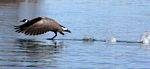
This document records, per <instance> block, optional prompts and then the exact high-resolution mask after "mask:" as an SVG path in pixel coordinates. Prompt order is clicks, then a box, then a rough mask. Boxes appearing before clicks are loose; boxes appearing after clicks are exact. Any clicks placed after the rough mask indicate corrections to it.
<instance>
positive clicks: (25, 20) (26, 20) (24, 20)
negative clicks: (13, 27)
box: [20, 19, 29, 22]
mask: <svg viewBox="0 0 150 69" xmlns="http://www.w3.org/2000/svg"><path fill="white" fill-rule="evenodd" d="M20 22H29V20H28V19H23V20H21V21H20Z"/></svg>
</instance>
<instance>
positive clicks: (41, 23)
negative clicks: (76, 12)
mask: <svg viewBox="0 0 150 69" xmlns="http://www.w3.org/2000/svg"><path fill="white" fill-rule="evenodd" d="M22 22H25V23H24V24H22V25H19V26H15V29H16V32H18V33H24V34H26V35H40V34H44V33H46V32H48V31H52V32H54V33H55V36H53V37H52V38H51V40H53V39H54V38H55V37H56V36H57V32H59V33H60V34H62V35H64V33H63V32H69V33H71V31H70V30H68V29H67V28H66V27H64V26H62V25H60V24H59V23H58V22H56V21H55V20H53V19H51V18H48V17H37V18H34V19H32V20H27V19H24V20H22Z"/></svg>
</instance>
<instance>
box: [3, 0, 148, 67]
mask: <svg viewBox="0 0 150 69" xmlns="http://www.w3.org/2000/svg"><path fill="white" fill-rule="evenodd" d="M38 16H47V17H50V18H53V19H55V20H56V21H57V22H59V23H60V24H62V25H64V26H65V27H67V28H69V29H70V30H71V31H72V33H71V34H70V33H65V35H64V36H63V35H60V34H59V35H58V36H57V37H56V40H54V41H52V40H47V38H50V37H52V36H54V33H52V32H48V33H46V34H42V35H38V36H26V35H24V34H21V33H16V32H15V30H14V26H15V25H20V24H22V23H21V22H19V21H20V20H21V19H24V18H27V19H32V18H35V17H38ZM0 24H1V25H0V69H150V66H149V65H150V46H149V45H143V44H141V43H136V42H137V41H138V40H139V39H140V36H141V34H142V33H143V32H145V31H150V25H149V24H150V0H0ZM85 36H90V37H93V38H94V39H97V40H106V39H107V38H109V37H111V36H114V37H116V38H117V40H120V41H131V43H130V42H117V43H108V42H103V41H82V40H80V39H83V38H84V37H85ZM73 39H79V40H73ZM132 42H135V43H132Z"/></svg>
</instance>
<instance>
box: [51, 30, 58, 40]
mask: <svg viewBox="0 0 150 69" xmlns="http://www.w3.org/2000/svg"><path fill="white" fill-rule="evenodd" d="M54 33H55V35H54V36H53V37H52V38H50V40H54V38H55V37H56V36H57V32H54Z"/></svg>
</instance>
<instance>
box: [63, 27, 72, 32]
mask: <svg viewBox="0 0 150 69" xmlns="http://www.w3.org/2000/svg"><path fill="white" fill-rule="evenodd" d="M62 29H63V31H64V32H69V33H71V31H70V30H69V29H68V28H66V27H62Z"/></svg>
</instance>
